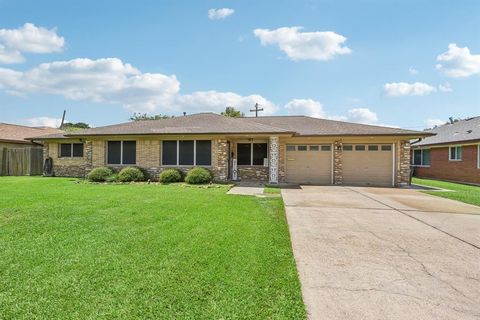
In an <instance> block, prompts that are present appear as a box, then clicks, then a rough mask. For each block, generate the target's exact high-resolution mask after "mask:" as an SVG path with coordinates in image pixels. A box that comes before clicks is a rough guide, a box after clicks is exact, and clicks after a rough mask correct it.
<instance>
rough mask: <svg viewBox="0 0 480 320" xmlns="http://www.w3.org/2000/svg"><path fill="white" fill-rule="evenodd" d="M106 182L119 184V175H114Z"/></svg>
mask: <svg viewBox="0 0 480 320" xmlns="http://www.w3.org/2000/svg"><path fill="white" fill-rule="evenodd" d="M105 181H107V182H117V181H118V173H114V174H112V175H111V176H109V177H108V178H107V180H105Z"/></svg>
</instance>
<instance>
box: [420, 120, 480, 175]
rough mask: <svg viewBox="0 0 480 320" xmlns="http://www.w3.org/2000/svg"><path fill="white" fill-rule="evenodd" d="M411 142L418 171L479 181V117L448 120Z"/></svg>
mask: <svg viewBox="0 0 480 320" xmlns="http://www.w3.org/2000/svg"><path fill="white" fill-rule="evenodd" d="M427 132H430V133H434V134H435V136H431V137H426V138H425V139H422V140H421V141H418V142H415V143H413V144H412V164H413V165H414V166H415V175H416V176H417V177H421V178H434V179H441V180H450V181H457V182H466V183H474V184H480V117H474V118H469V119H465V120H460V121H457V122H454V123H447V124H444V125H442V126H439V127H437V128H434V129H432V130H429V131H427Z"/></svg>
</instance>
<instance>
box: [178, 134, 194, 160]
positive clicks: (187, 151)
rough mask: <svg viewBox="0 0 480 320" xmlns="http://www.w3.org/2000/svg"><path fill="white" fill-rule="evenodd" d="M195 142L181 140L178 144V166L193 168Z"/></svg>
mask: <svg viewBox="0 0 480 320" xmlns="http://www.w3.org/2000/svg"><path fill="white" fill-rule="evenodd" d="M193 143H194V141H193V140H180V141H179V142H178V164H179V165H181V166H193Z"/></svg>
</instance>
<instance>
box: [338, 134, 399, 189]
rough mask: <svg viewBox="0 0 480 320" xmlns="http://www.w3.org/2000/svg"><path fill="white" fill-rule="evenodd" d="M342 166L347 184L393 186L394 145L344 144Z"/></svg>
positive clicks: (344, 180) (344, 181)
mask: <svg viewBox="0 0 480 320" xmlns="http://www.w3.org/2000/svg"><path fill="white" fill-rule="evenodd" d="M342 168H343V183H344V184H346V185H349V184H350V185H372V186H392V179H393V150H392V145H391V144H344V145H343V152H342Z"/></svg>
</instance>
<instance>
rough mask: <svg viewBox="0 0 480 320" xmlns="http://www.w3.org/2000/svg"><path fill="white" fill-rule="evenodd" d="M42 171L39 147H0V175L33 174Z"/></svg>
mask: <svg viewBox="0 0 480 320" xmlns="http://www.w3.org/2000/svg"><path fill="white" fill-rule="evenodd" d="M42 172H43V150H42V148H41V147H28V148H2V149H0V175H2V176H33V175H40V174H42Z"/></svg>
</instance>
